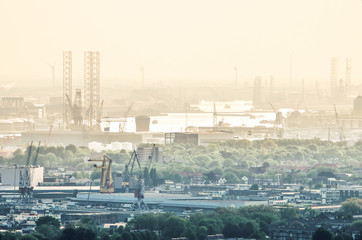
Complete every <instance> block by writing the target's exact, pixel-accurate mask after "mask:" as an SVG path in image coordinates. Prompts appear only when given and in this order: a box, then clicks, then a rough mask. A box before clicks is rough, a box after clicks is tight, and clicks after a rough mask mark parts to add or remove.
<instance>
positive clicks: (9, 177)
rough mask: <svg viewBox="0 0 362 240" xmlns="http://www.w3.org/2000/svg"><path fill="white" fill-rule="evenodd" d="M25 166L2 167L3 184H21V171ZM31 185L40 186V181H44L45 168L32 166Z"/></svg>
mask: <svg viewBox="0 0 362 240" xmlns="http://www.w3.org/2000/svg"><path fill="white" fill-rule="evenodd" d="M24 167H25V166H14V167H10V168H3V169H0V178H1V185H2V186H16V187H18V186H19V181H20V171H21V170H22V169H24ZM29 170H30V186H32V187H34V186H38V184H39V182H43V178H44V168H43V167H39V166H30V167H29Z"/></svg>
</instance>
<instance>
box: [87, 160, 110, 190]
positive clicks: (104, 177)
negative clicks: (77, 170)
mask: <svg viewBox="0 0 362 240" xmlns="http://www.w3.org/2000/svg"><path fill="white" fill-rule="evenodd" d="M88 161H89V162H101V163H102V164H101V165H97V164H94V165H93V166H94V167H95V168H100V169H101V170H102V172H101V181H100V193H114V184H113V178H112V159H110V158H109V157H107V156H106V155H103V156H101V157H97V158H93V159H92V158H91V159H89V160H88ZM107 163H108V166H107Z"/></svg>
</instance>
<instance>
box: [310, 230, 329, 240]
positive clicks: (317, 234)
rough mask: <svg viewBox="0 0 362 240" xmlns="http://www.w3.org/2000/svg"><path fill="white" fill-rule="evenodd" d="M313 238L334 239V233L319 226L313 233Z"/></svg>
mask: <svg viewBox="0 0 362 240" xmlns="http://www.w3.org/2000/svg"><path fill="white" fill-rule="evenodd" d="M312 240H332V233H330V232H329V231H328V230H326V229H324V228H318V229H317V230H316V231H315V232H314V233H313V237H312Z"/></svg>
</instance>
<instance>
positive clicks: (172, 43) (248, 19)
mask: <svg viewBox="0 0 362 240" xmlns="http://www.w3.org/2000/svg"><path fill="white" fill-rule="evenodd" d="M0 28H1V33H2V34H1V44H0V52H1V55H0V83H1V84H7V83H11V82H16V83H17V84H20V85H21V83H22V82H24V83H25V82H28V83H27V84H29V81H30V80H31V81H33V83H36V82H34V80H37V81H40V82H44V81H49V82H50V81H51V78H52V75H51V74H52V73H51V68H50V67H49V65H48V64H50V65H53V64H55V74H56V81H57V83H58V85H60V84H61V81H62V52H63V51H65V50H70V51H72V52H73V76H74V81H75V84H77V81H78V84H82V82H83V58H84V57H83V54H84V51H88V50H90V51H99V52H100V53H101V79H102V85H103V86H104V85H107V84H109V83H113V82H115V81H118V82H119V83H122V82H130V81H134V82H135V84H139V79H140V77H139V71H140V67H141V66H143V67H144V69H145V79H146V81H148V83H150V82H156V83H159V82H160V81H161V82H163V83H164V84H171V83H175V82H177V83H180V82H181V81H184V80H186V81H189V82H191V81H193V82H195V81H224V82H225V83H228V81H229V83H230V84H231V83H232V82H233V79H234V74H235V73H234V66H237V68H238V78H239V79H240V81H243V80H245V79H253V78H254V77H255V75H261V76H269V75H274V76H275V78H276V80H277V81H279V83H280V81H285V82H286V83H288V82H289V77H290V76H289V74H290V71H289V69H290V58H291V56H292V59H293V68H292V72H293V79H295V81H296V82H297V81H299V82H300V81H301V79H304V80H305V81H306V82H308V81H309V82H311V83H312V82H314V81H315V80H320V81H324V82H325V83H327V82H328V79H329V76H330V58H331V57H334V56H336V57H340V59H341V60H340V61H341V62H343V61H344V60H345V58H346V57H350V58H351V59H352V69H353V70H352V84H354V85H357V84H359V81H360V79H362V68H359V67H358V66H362V44H361V43H362V6H361V2H360V1H359V0H347V1H346V0H317V1H315V0H255V1H237V0H231V1H227V2H225V1H209V0H200V1H168V0H156V1H106V2H104V1H87V0H82V1H45V0H42V1H8V0H4V1H1V2H0ZM340 65H341V74H342V75H343V73H342V72H343V69H342V65H343V64H340Z"/></svg>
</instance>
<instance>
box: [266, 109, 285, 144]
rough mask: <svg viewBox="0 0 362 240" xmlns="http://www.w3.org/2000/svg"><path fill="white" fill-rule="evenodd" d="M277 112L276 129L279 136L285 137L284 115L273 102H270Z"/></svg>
mask: <svg viewBox="0 0 362 240" xmlns="http://www.w3.org/2000/svg"><path fill="white" fill-rule="evenodd" d="M269 104H270V106H271V107H272V109H273V111H274V113H275V122H274V130H275V131H276V134H277V137H279V138H282V137H283V125H282V124H283V115H282V113H281V112H280V111H277V110H276V109H275V107H274V105H273V104H272V103H269Z"/></svg>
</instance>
